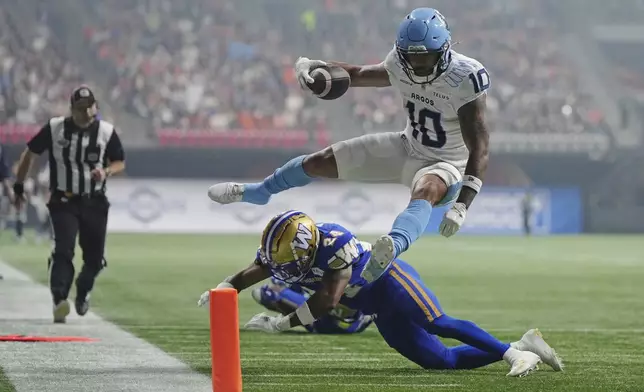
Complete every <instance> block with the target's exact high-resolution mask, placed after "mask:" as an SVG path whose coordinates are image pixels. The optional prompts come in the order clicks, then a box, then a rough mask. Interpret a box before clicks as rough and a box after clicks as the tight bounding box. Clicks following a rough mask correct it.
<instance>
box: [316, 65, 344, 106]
mask: <svg viewBox="0 0 644 392" xmlns="http://www.w3.org/2000/svg"><path fill="white" fill-rule="evenodd" d="M309 75H311V77H312V78H313V79H314V81H313V83H306V85H307V86H308V87H309V89H311V91H312V92H313V95H315V96H316V97H318V98H320V99H325V100H332V99H338V98H340V97H341V96H343V95H344V94H345V93H346V92H347V90H349V86H351V78H350V77H349V73H348V72H347V71H345V70H344V68H342V67H338V66H337V65H323V66H320V67H316V68H313V69H312V70H311V72H310V73H309Z"/></svg>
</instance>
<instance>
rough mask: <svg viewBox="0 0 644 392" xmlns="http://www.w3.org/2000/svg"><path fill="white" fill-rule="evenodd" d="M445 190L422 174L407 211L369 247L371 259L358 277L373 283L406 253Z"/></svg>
mask: <svg viewBox="0 0 644 392" xmlns="http://www.w3.org/2000/svg"><path fill="white" fill-rule="evenodd" d="M447 192H448V187H447V185H446V184H445V182H444V181H443V180H442V179H441V178H440V177H439V176H438V175H435V174H425V175H424V176H422V177H421V178H420V179H419V180H418V181H417V182H416V183H415V184H414V188H413V190H412V196H411V201H410V202H409V204H408V205H407V208H405V210H404V211H403V212H401V213H400V214H399V215H398V216H397V217H396V220H394V223H393V226H392V228H391V231H390V232H389V234H387V235H383V236H382V237H380V238H378V240H376V242H375V243H374V244H373V247H372V256H371V259H370V260H369V262H368V263H367V264H366V266H365V269H364V271H363V273H362V277H363V278H364V279H365V280H367V281H368V282H373V281H374V280H376V279H377V278H378V277H379V276H380V275H382V273H383V272H384V271H385V269H387V267H388V266H389V264H391V262H392V261H393V260H394V259H395V258H396V257H398V256H399V255H400V254H401V253H403V252H404V251H406V250H407V249H409V246H410V245H411V244H412V243H413V242H414V241H416V240H417V239H418V238H419V237H420V236H421V234H422V233H423V232H424V231H425V228H426V227H427V225H428V224H429V217H430V215H431V213H432V208H433V206H434V205H436V204H437V203H439V202H440V201H441V200H443V199H444V198H445V196H446V195H447Z"/></svg>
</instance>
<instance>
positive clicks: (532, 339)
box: [512, 328, 564, 372]
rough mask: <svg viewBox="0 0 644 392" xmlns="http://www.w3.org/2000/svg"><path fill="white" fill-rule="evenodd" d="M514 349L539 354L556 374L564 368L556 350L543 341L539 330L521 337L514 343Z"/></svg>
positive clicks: (532, 330) (531, 331) (533, 330)
mask: <svg viewBox="0 0 644 392" xmlns="http://www.w3.org/2000/svg"><path fill="white" fill-rule="evenodd" d="M512 347H514V348H516V349H517V350H521V351H530V352H532V353H535V354H537V355H538V356H539V357H541V360H542V361H543V362H544V363H545V364H547V365H548V366H550V367H551V368H553V369H554V371H556V372H560V371H562V370H563V368H564V364H563V361H562V360H561V358H559V356H558V355H557V353H556V352H555V350H554V349H553V348H552V347H550V345H549V344H548V343H546V341H545V340H544V339H543V335H542V334H541V332H540V331H539V330H538V329H537V328H535V329H531V330H529V331H528V332H526V333H525V334H524V335H523V336H522V337H521V340H519V341H518V342H516V343H514V344H513V345H512Z"/></svg>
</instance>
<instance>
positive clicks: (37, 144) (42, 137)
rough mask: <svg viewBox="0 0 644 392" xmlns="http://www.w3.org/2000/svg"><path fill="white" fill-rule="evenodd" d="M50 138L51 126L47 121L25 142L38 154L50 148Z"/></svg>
mask: <svg viewBox="0 0 644 392" xmlns="http://www.w3.org/2000/svg"><path fill="white" fill-rule="evenodd" d="M51 139H52V137H51V126H50V125H49V123H47V124H46V125H45V126H43V127H42V128H40V131H38V133H37V134H35V135H34V137H32V138H31V139H30V140H29V141H28V142H27V148H29V151H31V152H33V153H34V154H38V155H40V154H42V153H43V152H45V151H46V150H49V149H51Z"/></svg>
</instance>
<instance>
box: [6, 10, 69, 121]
mask: <svg viewBox="0 0 644 392" xmlns="http://www.w3.org/2000/svg"><path fill="white" fill-rule="evenodd" d="M3 8H4V7H3ZM3 8H0V124H40V123H42V122H44V121H46V120H47V119H48V118H49V117H51V116H53V115H57V114H61V113H64V112H65V111H66V110H67V108H68V106H69V94H70V92H71V91H72V89H73V88H74V87H75V86H76V85H77V84H78V83H80V82H81V81H82V77H81V76H82V75H81V72H80V70H79V69H78V68H77V67H76V66H75V65H74V64H73V63H71V62H70V61H69V60H68V59H67V58H66V57H65V56H64V55H61V54H60V52H61V51H60V47H59V45H60V42H58V41H57V40H56V35H55V34H53V33H52V31H51V30H50V29H49V28H48V25H47V23H46V19H47V13H46V12H45V11H44V9H41V10H40V12H39V14H38V15H34V20H33V22H34V23H33V24H32V25H31V27H27V26H25V25H24V24H21V23H20V21H18V20H13V19H12V18H11V17H10V15H9V14H8V13H7V12H6V11H5V10H4V9H3ZM18 27H19V28H18Z"/></svg>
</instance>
